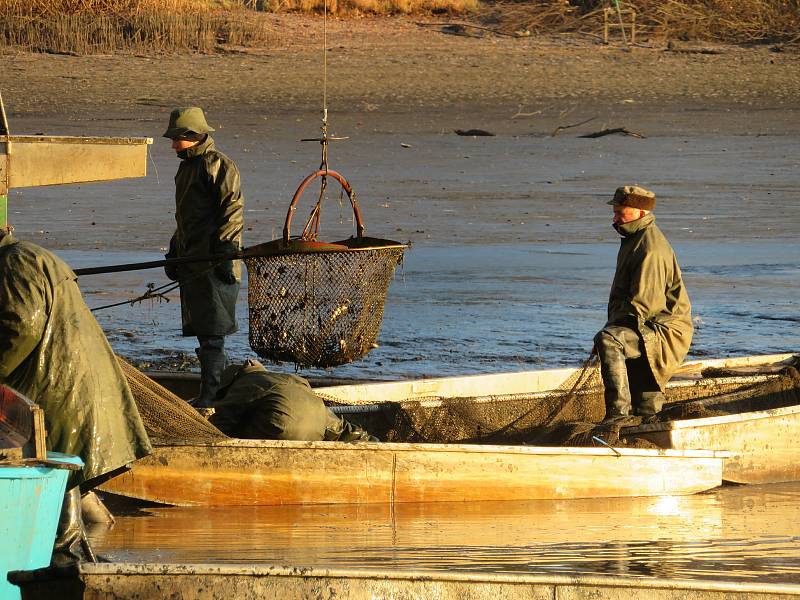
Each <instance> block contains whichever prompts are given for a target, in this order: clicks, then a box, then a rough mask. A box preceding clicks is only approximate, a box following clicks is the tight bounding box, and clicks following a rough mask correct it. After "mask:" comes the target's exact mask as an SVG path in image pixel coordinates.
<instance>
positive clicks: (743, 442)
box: [626, 406, 800, 483]
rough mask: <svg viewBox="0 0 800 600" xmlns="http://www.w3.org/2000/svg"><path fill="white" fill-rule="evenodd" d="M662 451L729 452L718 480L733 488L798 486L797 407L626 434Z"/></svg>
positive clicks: (661, 425) (799, 435) (673, 423)
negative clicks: (787, 483) (793, 483)
mask: <svg viewBox="0 0 800 600" xmlns="http://www.w3.org/2000/svg"><path fill="white" fill-rule="evenodd" d="M626 433H628V434H629V435H635V436H636V437H640V438H644V439H647V440H649V441H651V442H653V443H655V444H656V445H658V446H659V447H661V448H673V449H677V450H681V449H688V448H707V449H710V450H714V449H717V450H722V449H725V450H728V451H730V452H731V456H730V458H727V459H726V460H725V464H724V467H723V473H722V477H723V479H724V480H725V481H730V482H735V483H779V482H784V481H798V480H800V462H798V460H797V454H798V450H800V406H787V407H783V408H775V409H770V410H761V411H752V412H746V413H740V414H733V415H725V416H721V417H709V418H704V419H690V420H686V421H670V422H668V423H659V424H654V425H645V426H642V427H637V428H634V429H630V430H627V431H626Z"/></svg>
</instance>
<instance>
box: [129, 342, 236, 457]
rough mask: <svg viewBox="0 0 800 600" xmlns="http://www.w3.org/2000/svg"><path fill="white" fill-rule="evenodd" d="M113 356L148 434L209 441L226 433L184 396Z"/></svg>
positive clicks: (169, 439)
mask: <svg viewBox="0 0 800 600" xmlns="http://www.w3.org/2000/svg"><path fill="white" fill-rule="evenodd" d="M117 360H118V361H119V364H120V367H122V372H123V373H124V374H125V378H126V379H127V380H128V387H130V388H131V392H133V399H134V400H135V401H136V407H137V408H138V409H139V415H140V416H141V418H142V422H143V423H144V427H145V429H146V430H147V434H148V435H149V436H150V437H152V438H155V439H157V440H159V441H174V440H186V441H195V442H213V441H215V440H221V439H225V438H227V437H228V436H226V435H225V434H224V433H222V432H221V431H220V430H219V429H217V428H216V427H214V426H213V425H212V424H211V423H209V422H208V421H207V420H206V419H204V418H203V416H202V415H201V414H200V413H199V412H197V411H196V410H195V409H194V408H192V407H191V406H190V405H189V404H188V403H187V402H186V401H185V400H183V399H181V398H179V397H178V396H176V395H175V394H173V393H172V392H170V391H169V390H168V389H167V388H165V387H164V386H162V385H160V384H159V383H157V382H156V381H153V380H152V379H151V378H150V377H148V376H147V375H145V374H144V373H142V372H141V371H139V370H138V369H137V368H135V367H134V366H132V365H130V364H128V363H127V362H125V361H124V360H123V359H121V358H120V357H117Z"/></svg>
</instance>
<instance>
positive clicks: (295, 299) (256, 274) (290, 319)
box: [245, 247, 403, 368]
mask: <svg viewBox="0 0 800 600" xmlns="http://www.w3.org/2000/svg"><path fill="white" fill-rule="evenodd" d="M402 257H403V248H402V247H394V248H372V249H364V250H362V249H359V250H348V251H340V252H319V253H311V252H306V253H297V254H284V255H278V256H256V257H250V258H247V259H245V263H246V265H247V274H248V293H247V301H248V307H249V317H250V339H249V341H250V347H251V348H252V349H253V351H254V352H256V353H257V354H258V355H259V356H260V357H262V358H264V359H267V360H272V361H278V362H280V361H286V362H293V363H295V364H297V365H298V366H301V367H307V366H314V367H321V368H328V367H335V366H338V365H342V364H345V363H349V362H352V361H353V360H356V359H357V358H360V357H362V356H364V355H365V354H366V353H367V352H369V351H370V350H371V349H372V348H374V347H375V345H376V341H377V339H378V333H379V332H380V328H381V322H382V320H383V307H384V303H385V302H386V294H387V291H388V289H389V282H390V281H391V279H392V275H393V274H394V270H395V268H396V267H397V265H398V264H399V263H400V262H401V260H402Z"/></svg>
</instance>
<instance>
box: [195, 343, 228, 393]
mask: <svg viewBox="0 0 800 600" xmlns="http://www.w3.org/2000/svg"><path fill="white" fill-rule="evenodd" d="M198 340H200V347H199V348H197V349H195V352H196V353H197V358H198V359H199V360H200V394H199V395H198V396H197V398H193V399H192V400H190V401H189V404H191V405H192V406H194V407H195V408H211V407H212V406H213V403H214V398H215V397H216V395H217V391H218V390H219V388H220V382H221V381H222V372H223V371H224V370H225V366H226V364H227V360H226V357H225V338H224V337H222V336H208V337H205V336H204V337H198Z"/></svg>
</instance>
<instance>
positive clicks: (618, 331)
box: [594, 185, 692, 422]
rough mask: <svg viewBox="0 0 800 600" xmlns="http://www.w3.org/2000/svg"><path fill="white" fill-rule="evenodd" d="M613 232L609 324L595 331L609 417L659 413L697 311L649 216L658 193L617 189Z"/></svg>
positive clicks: (670, 252) (688, 341) (686, 347)
mask: <svg viewBox="0 0 800 600" xmlns="http://www.w3.org/2000/svg"><path fill="white" fill-rule="evenodd" d="M608 204H611V205H612V206H613V207H614V224H613V225H614V229H616V230H617V233H619V234H620V236H622V240H621V244H620V249H619V253H618V255H617V270H616V273H615V275H614V282H613V283H612V284H611V294H610V296H609V299H608V322H607V323H606V325H605V327H603V329H602V330H601V331H600V332H599V333H598V334H597V335H596V336H595V338H594V344H595V349H596V350H597V353H598V354H599V356H600V370H601V373H602V376H603V385H604V386H605V404H606V421H609V422H613V421H615V420H620V419H622V418H624V417H626V416H628V415H630V414H631V408H632V409H633V414H635V415H638V416H641V417H643V418H645V419H647V418H649V417H652V416H654V415H655V414H656V413H657V412H658V411H660V410H661V406H662V404H663V403H664V395H663V392H664V386H665V385H666V383H667V381H669V378H670V377H671V376H672V373H673V372H674V371H675V369H677V368H678V367H679V366H680V364H681V363H682V362H683V359H684V358H685V356H686V353H687V352H688V350H689V344H691V342H692V310H691V305H690V303H689V296H688V295H687V293H686V288H685V287H684V285H683V278H682V277H681V269H680V267H679V266H678V261H677V259H676V258H675V252H674V251H673V250H672V246H670V244H669V242H668V241H667V238H665V237H664V234H663V233H661V230H660V229H659V228H658V226H656V217H655V215H654V214H653V213H652V211H653V209H655V206H656V197H655V194H653V193H652V192H650V191H648V190H646V189H644V188H641V187H638V186H633V185H626V186H623V187H620V188H617V190H616V192H615V194H614V198H613V199H612V200H611V201H609V202H608Z"/></svg>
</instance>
